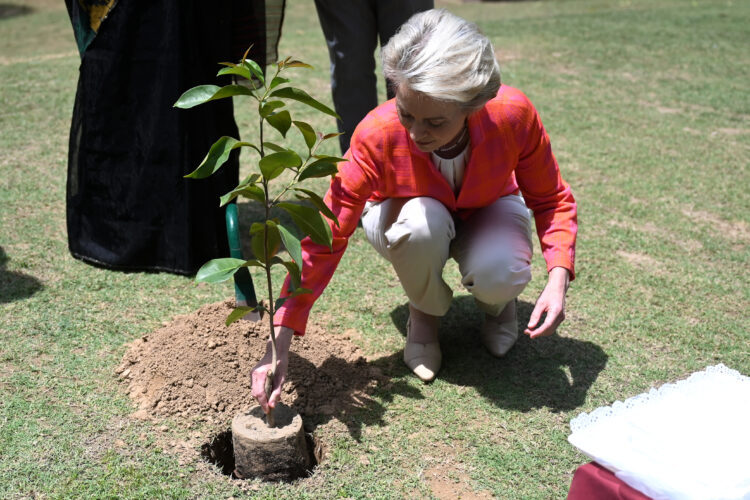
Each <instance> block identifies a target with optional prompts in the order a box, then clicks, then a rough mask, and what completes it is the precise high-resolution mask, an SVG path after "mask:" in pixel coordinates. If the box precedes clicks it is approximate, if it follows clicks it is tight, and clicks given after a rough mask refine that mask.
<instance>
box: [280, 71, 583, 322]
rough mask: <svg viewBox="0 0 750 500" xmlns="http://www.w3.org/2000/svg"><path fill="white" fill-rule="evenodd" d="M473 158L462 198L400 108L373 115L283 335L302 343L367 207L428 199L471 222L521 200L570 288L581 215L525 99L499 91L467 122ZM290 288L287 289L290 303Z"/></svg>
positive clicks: (309, 256)
mask: <svg viewBox="0 0 750 500" xmlns="http://www.w3.org/2000/svg"><path fill="white" fill-rule="evenodd" d="M469 131H470V134H471V148H472V150H471V157H470V158H469V162H468V164H467V165H466V170H465V173H464V179H463V184H462V186H461V189H460V191H459V193H458V195H455V194H454V193H453V190H452V189H451V186H450V185H449V183H448V182H447V181H446V180H445V178H444V177H443V176H442V175H441V174H440V172H439V171H438V170H437V169H436V168H435V166H434V164H433V163H432V160H431V158H430V153H423V152H421V151H419V150H418V149H417V147H416V145H415V144H414V143H413V142H412V141H411V139H410V138H409V134H408V132H407V131H406V129H404V127H403V126H402V125H401V124H400V123H399V121H398V116H397V114H396V104H395V100H390V101H388V102H386V103H384V104H383V105H381V106H379V107H377V108H376V109H374V110H373V111H372V112H370V113H369V114H368V115H367V117H366V118H365V119H364V120H363V121H362V122H361V123H360V125H359V126H358V127H357V129H356V130H355V132H354V135H353V137H352V143H351V148H350V149H349V151H347V153H346V155H345V157H346V158H347V160H348V161H346V162H343V163H341V164H340V167H339V172H338V174H337V175H336V176H335V177H334V179H333V181H332V182H331V187H330V189H329V190H328V193H327V194H326V197H325V201H326V203H327V204H328V205H329V206H330V207H331V210H333V213H334V214H336V217H337V218H338V221H339V227H337V226H336V225H335V224H333V223H331V229H332V231H333V248H332V250H331V249H329V248H328V247H325V246H321V245H317V244H316V243H314V242H312V241H311V240H310V239H309V238H306V239H305V240H303V242H302V258H303V272H302V287H304V288H309V289H311V290H312V291H313V293H311V294H304V295H299V296H297V297H294V298H291V299H289V300H287V301H286V302H285V303H284V304H283V305H282V307H281V308H280V309H279V310H278V312H277V313H276V315H275V322H276V324H277V325H283V326H287V327H289V328H292V329H294V330H295V332H297V334H298V335H302V334H304V331H305V326H306V324H307V318H308V316H309V314H310V309H311V308H312V306H313V303H314V302H315V300H316V299H317V298H318V297H319V296H320V294H321V293H322V292H323V290H324V289H325V287H326V286H327V284H328V282H329V281H330V279H331V276H332V275H333V272H334V271H335V269H336V266H337V265H338V263H339V261H340V260H341V256H342V255H343V253H344V250H345V249H346V246H347V241H348V238H349V236H350V235H351V234H352V233H353V232H354V230H355V229H356V227H357V222H358V220H359V218H360V215H361V214H362V210H363V208H364V205H365V203H366V202H367V201H368V200H370V199H372V200H377V201H380V200H385V199H388V198H413V197H415V196H429V197H432V198H435V199H436V200H438V201H440V202H441V203H442V204H443V205H445V206H446V207H447V208H448V209H449V210H450V211H451V212H452V213H454V214H455V215H456V216H457V217H460V218H462V219H467V218H468V217H470V216H471V215H472V213H474V211H476V209H478V208H481V207H485V206H488V205H490V204H491V203H492V202H494V201H495V200H497V199H498V198H500V197H502V196H506V195H509V194H514V193H518V192H519V190H520V192H521V193H522V194H523V196H524V199H525V200H526V205H527V206H528V207H529V208H530V209H531V210H532V211H533V213H534V219H535V222H536V229H537V234H538V236H539V240H540V242H541V246H542V253H543V255H544V259H545V261H546V263H547V269H548V270H549V269H552V268H553V267H558V266H560V267H564V268H566V269H568V270H569V271H570V274H571V280H572V279H574V260H575V240H576V233H577V209H576V202H575V200H574V199H573V194H572V193H571V190H570V187H569V186H568V184H566V183H565V181H563V179H562V178H561V176H560V170H559V168H558V165H557V161H556V160H555V157H554V155H553V154H552V148H551V146H550V141H549V137H548V136H547V133H546V131H545V130H544V127H543V126H542V122H541V119H540V118H539V115H538V114H537V112H536V110H535V109H534V106H533V105H532V104H531V102H530V101H529V100H528V98H527V97H526V96H525V95H524V94H523V93H522V92H520V91H519V90H517V89H514V88H512V87H508V86H505V85H504V86H502V87H501V88H500V91H499V92H498V95H497V96H496V97H495V98H494V99H492V100H491V101H490V102H488V103H487V105H486V106H485V107H484V108H482V109H481V110H480V111H478V112H476V113H474V114H473V115H471V116H470V117H469ZM288 286H289V278H287V281H286V283H285V286H284V294H286V293H287V290H288Z"/></svg>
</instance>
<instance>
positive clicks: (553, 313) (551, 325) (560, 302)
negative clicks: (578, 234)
mask: <svg viewBox="0 0 750 500" xmlns="http://www.w3.org/2000/svg"><path fill="white" fill-rule="evenodd" d="M569 282H570V272H569V271H568V270H567V269H565V268H564V267H553V268H552V269H550V272H549V277H548V279H547V286H545V287H544V290H543V291H542V294H541V295H540V296H539V298H538V299H537V301H536V305H535V306H534V310H533V311H532V312H531V317H529V324H528V325H527V326H526V329H525V330H524V332H523V333H525V334H526V335H528V336H529V337H531V338H532V339H533V338H536V337H546V336H547V335H552V334H553V333H555V330H557V327H558V326H559V325H560V323H562V322H563V320H564V319H565V293H566V292H567V291H568V283H569ZM544 313H547V316H546V317H545V319H544V323H542V324H541V325H539V320H540V319H541V317H542V314H544Z"/></svg>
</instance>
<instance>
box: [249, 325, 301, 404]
mask: <svg viewBox="0 0 750 500" xmlns="http://www.w3.org/2000/svg"><path fill="white" fill-rule="evenodd" d="M275 331H276V373H275V375H274V383H273V388H272V389H271V394H270V396H268V395H266V377H268V372H269V371H270V370H271V366H272V364H273V347H272V344H271V339H270V338H269V339H268V343H267V344H266V354H265V356H263V358H262V359H261V360H260V361H259V362H258V364H257V365H255V368H253V373H252V375H251V376H250V377H251V380H252V389H251V393H252V395H253V397H254V398H255V399H256V400H258V404H259V405H260V407H261V408H263V411H264V412H265V413H266V414H267V413H268V411H269V409H273V408H274V407H275V406H276V403H278V401H279V399H280V397H281V388H282V386H283V385H284V381H285V380H286V369H287V366H288V365H289V346H290V345H291V343H292V337H293V336H294V330H292V329H291V328H287V327H285V326H277V327H276V328H275Z"/></svg>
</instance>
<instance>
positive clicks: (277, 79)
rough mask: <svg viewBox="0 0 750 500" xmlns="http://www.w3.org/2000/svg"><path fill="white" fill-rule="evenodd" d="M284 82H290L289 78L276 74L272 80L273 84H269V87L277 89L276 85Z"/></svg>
mask: <svg viewBox="0 0 750 500" xmlns="http://www.w3.org/2000/svg"><path fill="white" fill-rule="evenodd" d="M284 83H289V79H288V78H283V77H281V76H275V77H273V80H271V85H269V89H275V88H276V87H278V86H279V85H282V84H284Z"/></svg>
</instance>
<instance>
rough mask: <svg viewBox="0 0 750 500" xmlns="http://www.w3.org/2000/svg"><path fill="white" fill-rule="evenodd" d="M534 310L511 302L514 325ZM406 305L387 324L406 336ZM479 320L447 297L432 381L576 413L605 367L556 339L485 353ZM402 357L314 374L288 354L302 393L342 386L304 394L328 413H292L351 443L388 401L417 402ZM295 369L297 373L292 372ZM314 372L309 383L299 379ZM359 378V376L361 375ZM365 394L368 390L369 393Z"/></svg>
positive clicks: (518, 404)
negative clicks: (333, 426)
mask: <svg viewBox="0 0 750 500" xmlns="http://www.w3.org/2000/svg"><path fill="white" fill-rule="evenodd" d="M533 308H534V304H531V303H528V302H519V303H518V323H519V326H520V325H525V324H526V323H527V322H528V320H529V316H530V315H531V311H532V310H533ZM408 314H409V309H408V305H407V304H404V305H401V306H399V307H397V308H396V309H394V310H393V311H392V312H391V318H392V319H393V323H394V324H395V325H396V328H398V329H399V330H400V331H401V333H402V334H403V335H404V336H406V320H407V317H408ZM482 318H483V316H482V314H481V313H480V312H479V310H478V309H477V307H476V305H475V304H474V299H473V298H472V297H469V296H463V297H458V298H456V299H454V301H453V305H452V307H451V309H450V311H448V314H447V315H446V317H445V318H443V322H442V325H441V328H440V344H441V347H442V351H443V366H442V369H441V370H440V373H439V374H438V379H440V380H441V381H443V382H447V383H449V384H454V385H457V386H464V387H476V389H477V391H478V392H479V394H481V395H482V396H483V397H485V398H487V400H489V401H491V402H492V403H493V404H495V405H496V406H498V407H500V408H505V409H508V410H513V411H520V412H527V411H531V410H533V409H537V408H549V409H550V410H551V411H553V412H562V411H570V410H574V409H575V408H578V407H580V406H581V405H582V404H583V403H584V401H585V398H586V393H587V391H588V390H589V388H590V387H591V385H592V384H593V383H594V381H595V380H596V378H597V377H598V376H599V373H600V372H601V371H602V370H603V369H604V367H605V366H606V364H607V355H606V354H605V353H604V351H603V350H602V349H601V347H599V346H598V345H596V344H594V343H592V342H588V341H584V340H577V339H575V338H566V337H560V336H558V335H557V334H555V335H552V336H549V337H545V338H541V339H535V340H531V339H530V338H528V337H526V336H525V335H523V334H522V335H521V336H520V338H519V339H518V342H517V343H516V345H515V346H514V347H513V349H511V351H510V352H509V353H508V354H507V355H506V356H505V357H504V358H502V359H498V358H495V357H493V356H492V355H490V354H489V353H488V352H487V351H486V350H485V348H484V347H483V346H482V345H481V343H480V341H479V327H480V325H481V321H482ZM402 356H403V351H401V350H398V351H397V352H394V353H393V354H390V355H387V356H384V357H381V358H378V359H375V360H372V361H370V362H365V361H364V360H361V362H357V363H352V362H349V361H346V360H343V359H340V358H336V357H331V358H329V359H328V360H326V361H325V362H324V363H323V365H322V366H320V367H318V368H317V369H315V368H314V367H312V366H305V364H310V363H309V361H307V360H305V359H304V358H302V357H300V356H297V355H295V354H294V353H290V361H289V374H288V377H287V381H291V382H292V383H294V384H298V383H303V384H304V385H306V386H307V387H311V388H314V387H317V386H321V387H330V385H329V384H330V382H331V381H335V380H341V381H342V384H341V385H342V387H341V389H340V390H339V391H338V395H337V396H336V397H331V396H330V395H326V394H309V395H307V397H306V400H307V401H308V402H309V401H320V400H325V401H326V404H327V405H328V408H326V407H322V408H321V407H317V408H315V409H308V410H305V409H302V408H298V409H299V411H300V413H303V414H305V417H306V419H308V422H310V423H311V424H312V426H313V428H314V427H315V426H317V425H319V424H322V423H326V422H328V421H330V420H331V419H336V420H339V421H340V422H342V423H344V424H346V426H347V428H348V431H349V433H350V435H351V436H352V437H353V438H355V439H356V440H359V438H360V436H361V431H362V427H363V426H370V425H384V418H383V417H384V415H385V412H386V411H387V405H388V403H389V402H391V401H393V399H394V398H395V397H396V396H403V397H406V398H409V399H413V400H419V399H423V398H424V395H423V394H422V391H421V390H420V388H419V386H418V385H414V384H413V383H412V382H413V381H412V380H411V379H410V377H411V375H410V372H409V369H408V368H407V367H406V366H405V365H404V363H403V361H402ZM297 370H299V373H295V372H296V371H297ZM311 372H312V373H314V375H313V380H302V374H303V373H305V374H307V377H310V375H309V373H311ZM363 374H364V376H363ZM372 381H377V385H378V388H377V394H378V400H379V401H383V402H382V403H381V402H379V401H378V400H375V399H374V398H372V397H371V396H369V395H366V394H365V393H366V392H368V391H367V385H368V384H369V383H371V382H372ZM370 392H371V391H370Z"/></svg>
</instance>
